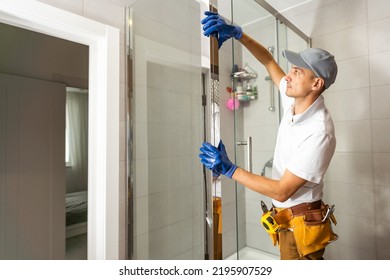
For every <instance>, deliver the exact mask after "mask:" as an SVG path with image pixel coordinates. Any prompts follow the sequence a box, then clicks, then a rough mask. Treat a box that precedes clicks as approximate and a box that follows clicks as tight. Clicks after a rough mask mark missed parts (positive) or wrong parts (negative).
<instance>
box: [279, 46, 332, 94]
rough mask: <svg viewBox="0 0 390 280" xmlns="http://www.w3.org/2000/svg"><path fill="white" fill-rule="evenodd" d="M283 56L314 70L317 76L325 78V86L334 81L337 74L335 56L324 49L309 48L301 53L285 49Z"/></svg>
mask: <svg viewBox="0 0 390 280" xmlns="http://www.w3.org/2000/svg"><path fill="white" fill-rule="evenodd" d="M282 53H283V56H284V57H285V58H286V59H287V60H288V61H289V62H290V63H291V64H292V65H295V66H298V67H302V68H306V69H310V70H312V71H313V72H314V73H315V74H316V76H317V77H319V78H322V79H324V81H325V88H329V87H330V85H331V84H333V83H334V81H335V80H336V76H337V64H336V61H335V59H334V56H333V55H331V54H330V53H328V52H327V51H325V50H323V49H318V48H309V49H306V50H304V51H301V52H300V53H296V52H292V51H288V50H283V51H282Z"/></svg>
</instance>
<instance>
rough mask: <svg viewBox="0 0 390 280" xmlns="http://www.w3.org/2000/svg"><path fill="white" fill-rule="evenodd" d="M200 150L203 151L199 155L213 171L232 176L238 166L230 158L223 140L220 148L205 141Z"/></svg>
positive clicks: (204, 163)
mask: <svg viewBox="0 0 390 280" xmlns="http://www.w3.org/2000/svg"><path fill="white" fill-rule="evenodd" d="M200 151H201V152H202V153H201V154H200V155H199V157H200V158H201V162H202V163H203V165H204V166H206V168H208V169H210V170H211V171H213V173H220V174H223V175H225V176H226V177H229V178H232V176H233V174H234V172H235V171H236V169H237V166H236V165H234V164H233V163H232V162H231V161H230V160H229V157H228V155H227V153H226V149H225V145H224V144H223V143H222V140H221V141H220V142H219V145H218V148H216V147H214V146H213V145H211V144H210V143H208V142H204V143H203V145H202V147H201V148H200Z"/></svg>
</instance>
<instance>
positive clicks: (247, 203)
mask: <svg viewBox="0 0 390 280" xmlns="http://www.w3.org/2000/svg"><path fill="white" fill-rule="evenodd" d="M218 5H219V6H218V9H219V13H220V14H221V15H222V16H224V17H225V18H226V19H227V20H230V21H232V22H234V23H235V24H237V25H239V26H241V27H242V28H243V30H244V32H245V33H247V34H248V35H249V36H251V37H252V38H254V39H255V40H257V41H258V42H260V43H261V44H262V45H263V46H265V47H267V48H268V50H269V51H270V52H271V53H272V54H273V55H274V57H275V59H276V60H277V61H279V64H280V65H281V66H282V68H283V69H284V70H285V71H287V70H288V68H287V63H286V61H285V59H284V58H283V57H282V55H281V50H282V49H284V48H288V49H291V50H294V51H299V50H303V49H305V48H307V47H308V43H307V42H306V41H305V40H303V39H302V38H301V37H299V36H297V35H296V34H295V33H294V32H293V31H291V30H290V29H289V28H287V26H286V25H284V24H282V23H281V22H280V21H279V20H277V19H276V18H275V17H274V16H272V15H271V14H270V12H268V11H267V10H266V9H264V8H262V7H261V6H260V5H259V4H258V3H257V2H256V1H253V0H239V1H234V0H232V1H231V3H226V1H219V3H218ZM219 61H220V64H223V63H224V62H225V63H226V62H230V63H231V64H230V65H225V66H226V67H224V65H220V69H231V72H230V73H220V88H221V97H220V100H221V104H223V105H221V108H220V115H221V118H220V119H221V124H220V130H221V138H222V139H223V141H224V143H225V145H226V148H227V152H228V154H229V157H230V159H231V160H235V161H236V164H237V165H239V166H241V167H243V168H246V169H247V170H248V169H249V159H250V158H249V157H248V149H250V148H251V149H252V153H251V156H252V158H251V165H252V167H251V168H252V172H253V173H257V174H261V173H263V174H264V175H265V176H268V177H270V176H271V167H272V158H273V152H274V146H275V142H276V135H277V130H278V125H279V121H280V113H279V112H280V110H279V94H278V90H277V88H276V87H275V86H274V85H273V84H272V83H271V81H270V79H269V77H268V73H267V71H266V69H265V68H264V66H263V65H261V64H260V63H259V62H258V61H257V60H256V59H255V58H254V56H253V55H252V54H251V53H250V52H249V51H248V50H247V49H246V48H245V47H243V46H242V45H241V44H240V43H239V42H238V41H237V40H231V42H230V41H227V42H226V43H225V44H224V45H223V47H222V48H221V49H220V51H219ZM225 88H226V93H225V94H224V93H222V92H223V91H224V89H225ZM229 88H231V91H232V92H233V94H231V93H229V91H230V89H229ZM232 98H236V100H238V103H237V105H236V106H235V107H234V108H233V107H231V106H229V105H230V104H231V103H228V102H229V100H230V102H231V101H232ZM236 102H237V101H236ZM249 137H251V138H249ZM251 141H252V145H251V147H250V143H251ZM222 180H223V179H222ZM221 189H222V205H223V207H222V216H223V235H222V236H223V258H224V259H268V258H271V259H273V258H274V259H277V258H278V254H279V251H278V248H277V247H274V246H273V244H272V242H271V240H270V239H269V237H268V234H267V233H266V232H265V230H264V229H263V228H262V226H261V224H260V218H261V215H262V210H261V207H260V201H261V200H263V201H264V202H266V203H267V205H268V206H269V207H270V205H271V199H270V198H268V197H265V196H263V195H261V194H259V193H256V192H253V191H251V190H249V189H246V188H245V187H243V186H242V185H239V184H235V183H234V182H233V181H232V180H223V181H222V188H221Z"/></svg>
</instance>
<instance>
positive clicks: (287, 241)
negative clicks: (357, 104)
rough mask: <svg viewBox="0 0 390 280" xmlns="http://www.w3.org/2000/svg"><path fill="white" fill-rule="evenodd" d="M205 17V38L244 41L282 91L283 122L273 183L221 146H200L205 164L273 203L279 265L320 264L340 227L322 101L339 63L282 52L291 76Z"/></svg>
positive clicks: (309, 52)
mask: <svg viewBox="0 0 390 280" xmlns="http://www.w3.org/2000/svg"><path fill="white" fill-rule="evenodd" d="M205 14H206V18H204V19H203V20H202V24H203V30H204V35H205V36H215V37H216V38H217V39H218V43H219V47H220V46H221V45H222V44H223V43H224V42H225V41H226V40H228V39H229V38H235V39H236V40H239V41H240V42H241V44H242V45H243V46H245V47H246V48H247V49H248V50H249V51H250V52H251V53H252V54H253V55H254V56H255V57H256V59H257V60H258V61H259V62H260V63H262V64H263V65H264V66H265V67H266V69H267V71H268V73H269V75H270V77H271V79H272V81H273V82H274V83H275V84H276V85H277V86H278V88H279V91H280V94H281V98H282V104H283V118H282V121H281V123H280V127H279V131H278V137H277V142H276V148H275V154H274V159H273V170H272V178H267V177H265V176H260V175H258V174H254V173H250V172H248V171H246V170H244V169H243V168H240V167H238V166H236V165H235V164H233V163H232V162H231V161H230V160H229V158H228V155H227V153H226V149H225V146H224V144H223V142H222V141H221V142H220V143H219V145H218V147H215V146H213V145H211V144H210V143H208V142H205V143H203V145H202V147H201V154H200V157H201V162H202V163H203V164H204V165H205V166H206V167H207V168H208V169H210V170H212V171H213V172H214V173H215V174H223V175H225V176H227V177H229V178H232V179H233V180H235V181H237V182H239V183H240V184H242V185H244V186H245V187H247V188H249V189H252V190H254V191H256V192H259V193H261V194H263V195H266V196H268V197H270V198H272V203H273V205H272V208H271V209H270V210H268V209H263V211H264V214H263V219H262V224H263V225H264V227H265V229H266V230H267V232H268V233H269V235H270V237H271V239H272V240H273V242H274V245H276V244H278V245H279V248H280V258H281V259H323V254H324V251H325V247H326V246H327V245H328V244H329V243H330V242H332V241H334V240H336V239H337V235H336V234H335V233H334V232H333V229H332V225H331V221H333V223H336V220H335V217H334V215H333V210H334V207H330V206H328V205H327V204H325V203H324V202H323V201H322V198H323V186H324V184H323V178H324V175H325V172H326V170H327V168H328V166H329V164H330V161H331V159H332V157H333V154H334V151H335V147H336V138H335V131H334V125H333V121H332V118H331V115H330V113H329V111H328V110H327V108H326V107H325V103H324V98H323V96H322V94H323V92H324V91H325V90H326V89H328V88H329V87H330V86H331V85H332V84H333V83H334V81H335V79H336V75H337V64H336V62H335V59H334V56H333V55H331V54H330V53H329V52H327V51H325V50H322V49H317V48H309V49H306V50H304V51H302V52H300V53H295V52H291V51H288V50H284V51H283V55H284V57H285V58H286V59H287V60H288V61H289V62H290V63H291V65H292V67H291V70H290V71H289V72H288V73H287V74H286V73H284V71H283V70H282V69H281V67H280V66H279V65H278V64H277V62H276V61H275V60H274V58H273V56H272V55H271V54H270V53H269V51H268V50H267V49H266V48H265V47H264V46H262V45H261V44H259V43H258V42H256V41H254V40H253V39H252V38H251V37H250V36H248V35H247V34H245V33H244V32H243V31H242V29H241V28H240V27H239V26H235V25H230V24H226V23H225V21H224V19H223V18H222V17H221V16H219V15H218V14H216V13H213V12H206V13H205ZM263 206H264V208H266V205H264V204H263Z"/></svg>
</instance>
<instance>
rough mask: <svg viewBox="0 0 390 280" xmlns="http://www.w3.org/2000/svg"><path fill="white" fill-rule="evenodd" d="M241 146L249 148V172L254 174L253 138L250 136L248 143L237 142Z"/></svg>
mask: <svg viewBox="0 0 390 280" xmlns="http://www.w3.org/2000/svg"><path fill="white" fill-rule="evenodd" d="M237 145H239V146H248V149H247V150H246V152H247V165H248V171H249V172H252V137H251V136H248V138H247V140H246V141H237Z"/></svg>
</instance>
